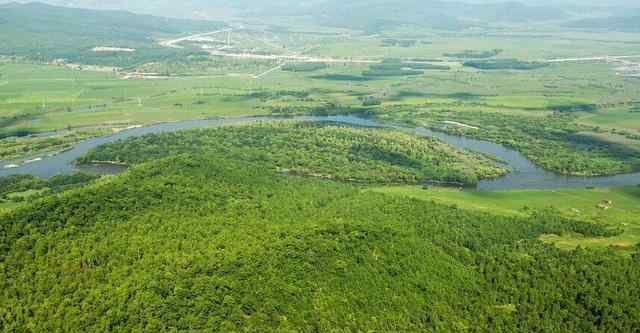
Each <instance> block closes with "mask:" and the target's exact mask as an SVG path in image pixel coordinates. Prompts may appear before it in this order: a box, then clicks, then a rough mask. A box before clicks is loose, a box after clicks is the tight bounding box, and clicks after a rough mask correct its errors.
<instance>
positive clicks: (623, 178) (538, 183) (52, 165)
mask: <svg viewBox="0 0 640 333" xmlns="http://www.w3.org/2000/svg"><path fill="white" fill-rule="evenodd" d="M274 119H283V118H281V117H241V118H221V119H209V120H188V121H181V122H175V123H162V124H156V125H150V126H146V127H141V128H134V129H128V130H124V131H122V132H119V133H116V134H113V135H108V136H103V137H97V138H93V139H88V140H85V141H82V142H79V143H78V144H76V145H75V146H74V147H73V148H72V149H70V150H67V151H65V152H62V153H60V154H57V155H55V156H49V157H43V158H42V160H38V161H32V162H30V163H27V164H20V165H19V166H18V167H17V168H11V169H0V177H1V176H8V175H14V174H31V175H34V176H39V177H51V176H54V175H57V174H62V173H71V172H73V171H76V170H78V167H77V166H75V165H74V161H75V160H76V159H78V158H79V157H81V156H82V155H84V154H85V153H87V152H88V151H89V150H90V149H92V148H95V147H97V146H99V145H102V144H105V143H108V142H114V141H117V140H122V139H126V138H130V137H134V136H141V135H145V134H151V133H161V132H173V131H177V130H181V129H188V128H193V127H207V126H208V127H211V126H224V125H232V124H240V123H246V122H251V121H258V120H274ZM287 119H294V120H301V121H329V122H336V123H343V124H351V125H358V126H369V127H393V128H397V129H402V130H404V131H408V132H412V133H415V134H418V135H423V136H428V137H435V138H438V139H440V140H442V141H445V142H447V143H449V144H450V145H452V146H455V147H458V148H461V149H470V150H475V151H478V152H482V153H486V154H490V155H493V156H496V157H498V158H499V159H501V160H503V161H505V162H506V164H507V165H508V167H509V168H510V169H511V170H512V172H511V173H509V174H508V175H506V176H503V177H500V178H496V179H487V180H482V181H480V182H479V183H478V185H477V189H478V190H506V189H552V188H566V187H608V186H626V185H638V184H640V173H629V174H622V175H616V176H606V177H577V176H563V175H558V174H556V173H553V172H550V171H547V170H544V169H542V168H540V167H538V166H536V165H535V164H534V163H533V162H531V161H530V160H529V159H527V158H526V157H525V156H524V155H522V154H521V153H520V152H518V151H516V150H514V149H511V148H508V147H505V146H502V145H500V144H496V143H493V142H488V141H483V140H476V139H470V138H467V137H462V136H454V135H449V134H446V133H441V132H434V131H432V130H429V129H426V128H406V127H400V126H390V125H386V124H382V123H379V122H377V121H376V120H374V119H370V118H361V117H355V116H326V117H321V116H300V117H292V118H287ZM8 164H9V162H5V163H0V167H1V166H4V165H8ZM89 168H95V166H94V167H89ZM80 169H81V170H82V168H80ZM100 169H101V170H100V171H103V172H106V173H116V172H118V171H121V169H122V168H121V167H118V166H102V167H100ZM89 171H91V170H89ZM94 171H95V170H94Z"/></svg>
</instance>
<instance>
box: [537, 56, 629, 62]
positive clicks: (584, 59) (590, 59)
mask: <svg viewBox="0 0 640 333" xmlns="http://www.w3.org/2000/svg"><path fill="white" fill-rule="evenodd" d="M631 58H640V55H630V56H601V57H586V58H564V59H551V60H546V61H547V62H579V61H598V60H620V59H631Z"/></svg>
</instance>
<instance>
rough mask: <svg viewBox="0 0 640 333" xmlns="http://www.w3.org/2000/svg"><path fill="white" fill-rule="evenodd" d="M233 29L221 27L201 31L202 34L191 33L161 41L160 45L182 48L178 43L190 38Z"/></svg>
mask: <svg viewBox="0 0 640 333" xmlns="http://www.w3.org/2000/svg"><path fill="white" fill-rule="evenodd" d="M232 30H233V29H230V28H229V29H221V30H216V31H211V32H205V33H201V34H195V35H190V36H186V37H180V38H176V39H171V40H165V41H162V42H160V45H162V46H165V47H172V48H174V49H181V48H182V46H179V45H176V44H178V43H181V42H184V41H188V40H190V39H193V38H199V37H206V36H211V35H215V34H219V33H221V32H230V31H232Z"/></svg>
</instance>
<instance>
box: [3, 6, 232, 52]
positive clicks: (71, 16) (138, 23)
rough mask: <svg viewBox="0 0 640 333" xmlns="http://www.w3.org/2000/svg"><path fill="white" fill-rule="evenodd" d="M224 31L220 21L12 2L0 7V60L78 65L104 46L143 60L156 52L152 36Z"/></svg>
mask: <svg viewBox="0 0 640 333" xmlns="http://www.w3.org/2000/svg"><path fill="white" fill-rule="evenodd" d="M222 26H223V24H222V23H220V22H212V21H194V20H180V19H169V18H163V17H156V16H149V15H138V14H133V13H130V12H125V11H102V10H88V9H78V8H67V7H56V6H50V5H45V4H41V3H28V4H17V3H10V4H5V5H0V55H18V56H28V57H40V58H42V59H44V60H47V59H53V58H65V59H69V60H78V59H81V58H82V57H83V56H84V57H86V58H90V59H91V58H99V56H101V55H96V54H94V52H91V49H93V48H94V47H99V46H107V47H119V48H132V49H136V50H138V49H140V52H134V53H133V54H131V55H128V56H129V57H134V58H135V57H138V58H142V57H143V56H144V53H145V52H150V51H149V49H153V48H155V47H156V46H155V45H154V44H155V42H154V40H153V38H154V37H157V36H163V35H164V36H167V35H176V34H181V33H188V32H194V31H210V30H214V29H218V28H220V27H222ZM161 51H162V50H155V52H158V53H160V52H161ZM164 51H166V50H164ZM102 56H104V55H102ZM106 56H107V57H108V56H110V55H106ZM121 56H122V55H121Z"/></svg>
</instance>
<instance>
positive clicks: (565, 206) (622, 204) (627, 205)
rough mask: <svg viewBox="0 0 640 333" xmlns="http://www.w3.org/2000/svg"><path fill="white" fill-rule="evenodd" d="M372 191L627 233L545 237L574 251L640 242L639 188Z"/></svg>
mask: <svg viewBox="0 0 640 333" xmlns="http://www.w3.org/2000/svg"><path fill="white" fill-rule="evenodd" d="M369 190H370V191H374V192H380V193H387V194H393V195H400V196H406V197H410V198H415V199H420V200H426V201H435V202H437V203H443V204H447V205H456V206H458V207H460V208H464V209H471V210H477V211H483V212H486V213H490V214H499V215H508V216H514V215H515V216H526V215H527V214H528V211H529V210H531V209H547V208H553V209H555V210H557V211H559V212H560V213H561V214H562V215H564V216H567V217H571V218H575V219H578V220H582V221H589V222H595V223H598V224H602V225H606V226H609V227H613V228H622V229H623V230H624V233H623V234H621V235H619V236H615V237H610V238H584V237H582V236H576V235H560V236H559V235H546V236H543V237H542V239H543V240H545V241H550V242H554V243H555V244H557V245H558V246H560V247H563V248H575V247H576V246H578V245H582V246H594V247H606V246H617V247H623V248H630V247H631V246H633V245H635V244H637V243H639V242H640V187H622V188H598V189H559V190H510V191H495V192H491V191H486V192H485V191H459V190H456V189H450V188H438V187H430V188H428V189H423V188H422V187H419V186H398V187H377V188H372V189H369ZM605 201H611V202H612V205H611V207H610V208H608V209H603V208H600V207H598V206H599V205H600V204H601V203H603V202H605Z"/></svg>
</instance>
